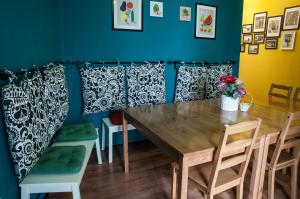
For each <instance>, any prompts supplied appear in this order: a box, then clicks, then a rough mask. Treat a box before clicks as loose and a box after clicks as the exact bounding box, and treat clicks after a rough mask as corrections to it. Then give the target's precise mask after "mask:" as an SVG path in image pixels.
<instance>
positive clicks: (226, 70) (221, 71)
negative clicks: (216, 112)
mask: <svg viewBox="0 0 300 199" xmlns="http://www.w3.org/2000/svg"><path fill="white" fill-rule="evenodd" d="M229 75H232V65H231V64H221V65H216V66H211V67H208V68H207V80H206V85H205V99H213V98H217V97H219V96H220V92H219V91H218V88H217V85H218V83H219V81H220V77H222V76H229Z"/></svg>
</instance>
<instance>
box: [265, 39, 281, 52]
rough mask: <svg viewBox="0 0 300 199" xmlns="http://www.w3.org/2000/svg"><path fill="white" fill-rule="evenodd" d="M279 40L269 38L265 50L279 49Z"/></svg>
mask: <svg viewBox="0 0 300 199" xmlns="http://www.w3.org/2000/svg"><path fill="white" fill-rule="evenodd" d="M277 45H278V38H267V39H266V45H265V49H277Z"/></svg>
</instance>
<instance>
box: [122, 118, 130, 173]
mask: <svg viewBox="0 0 300 199" xmlns="http://www.w3.org/2000/svg"><path fill="white" fill-rule="evenodd" d="M123 158H124V170H125V173H129V161H128V122H127V120H126V119H125V118H124V116H123Z"/></svg>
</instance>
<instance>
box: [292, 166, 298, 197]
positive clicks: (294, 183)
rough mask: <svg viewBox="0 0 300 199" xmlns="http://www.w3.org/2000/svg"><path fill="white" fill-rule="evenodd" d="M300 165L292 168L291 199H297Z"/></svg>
mask: <svg viewBox="0 0 300 199" xmlns="http://www.w3.org/2000/svg"><path fill="white" fill-rule="evenodd" d="M297 178H298V164H296V165H293V166H292V167H291V199H297Z"/></svg>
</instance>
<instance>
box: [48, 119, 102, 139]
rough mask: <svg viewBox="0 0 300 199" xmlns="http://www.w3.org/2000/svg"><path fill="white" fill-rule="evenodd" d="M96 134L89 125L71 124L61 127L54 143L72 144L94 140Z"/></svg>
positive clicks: (93, 128) (92, 126)
mask: <svg viewBox="0 0 300 199" xmlns="http://www.w3.org/2000/svg"><path fill="white" fill-rule="evenodd" d="M96 138H97V132H96V129H95V126H94V125H93V124H91V123H85V124H71V125H65V126H63V127H62V128H61V129H60V130H59V131H58V132H57V136H56V138H54V139H53V141H54V142H74V141H86V140H95V139H96Z"/></svg>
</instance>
